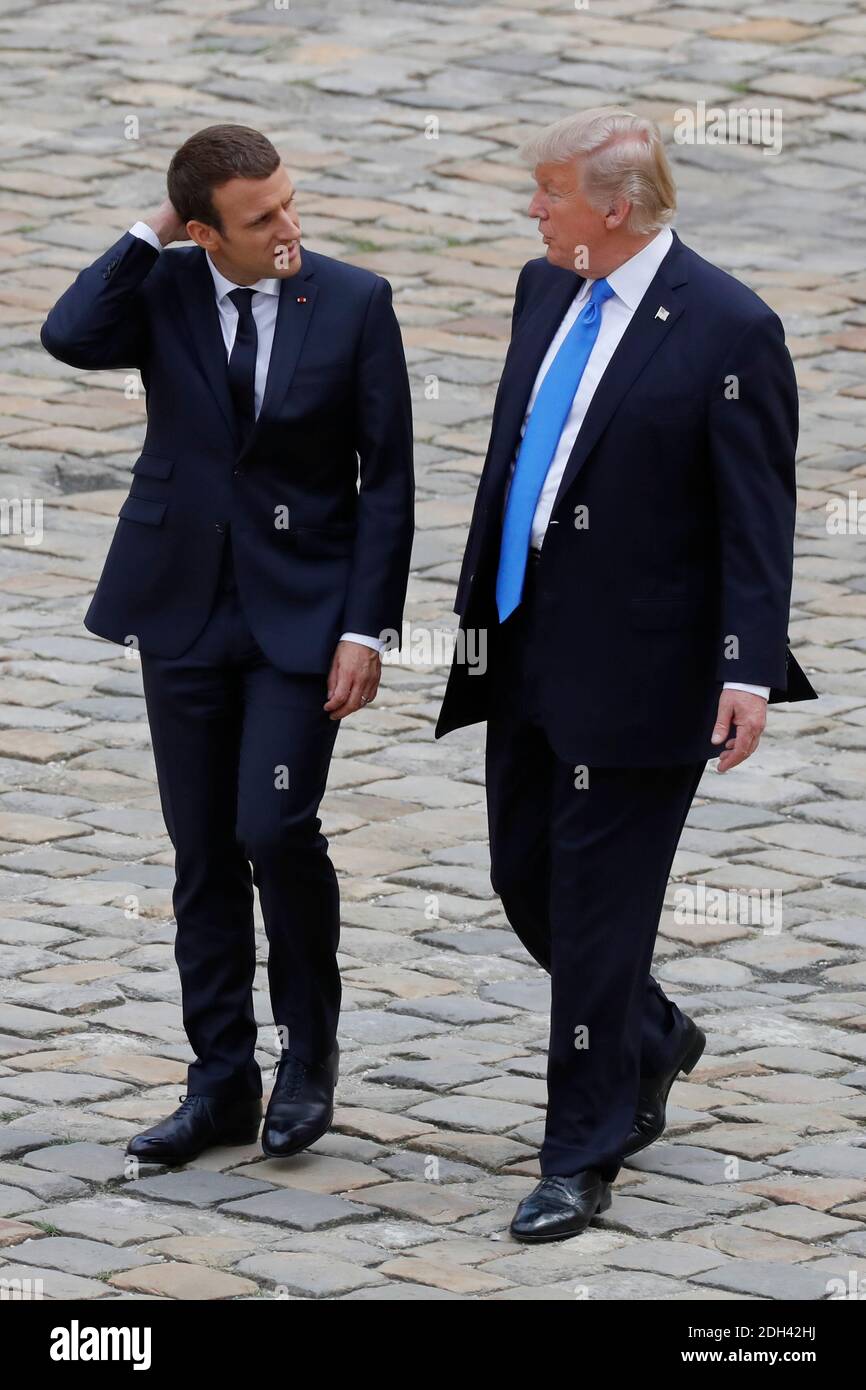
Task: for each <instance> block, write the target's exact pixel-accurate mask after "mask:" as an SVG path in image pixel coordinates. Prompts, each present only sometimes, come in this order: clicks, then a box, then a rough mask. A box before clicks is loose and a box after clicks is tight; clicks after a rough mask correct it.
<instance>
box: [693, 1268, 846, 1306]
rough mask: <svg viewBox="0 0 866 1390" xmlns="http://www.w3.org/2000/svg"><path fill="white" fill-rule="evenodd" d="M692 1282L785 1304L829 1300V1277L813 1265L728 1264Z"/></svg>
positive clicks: (694, 1278) (696, 1276) (701, 1275)
mask: <svg viewBox="0 0 866 1390" xmlns="http://www.w3.org/2000/svg"><path fill="white" fill-rule="evenodd" d="M691 1282H692V1283H693V1284H697V1285H698V1286H701V1285H704V1286H707V1287H710V1288H717V1289H729V1290H730V1291H731V1292H732V1293H745V1294H753V1295H754V1296H755V1297H757V1298H773V1299H779V1300H782V1301H784V1300H793V1301H796V1302H800V1301H807V1300H813V1299H823V1298H826V1297H827V1274H826V1273H824V1272H822V1271H821V1270H818V1269H815V1268H814V1267H813V1266H812V1265H810V1264H807V1265H799V1264H784V1263H782V1262H767V1261H762V1260H728V1261H727V1262H726V1263H725V1264H723V1265H718V1266H717V1267H716V1268H715V1269H708V1270H707V1271H706V1272H705V1273H704V1274H693V1275H692V1276H691Z"/></svg>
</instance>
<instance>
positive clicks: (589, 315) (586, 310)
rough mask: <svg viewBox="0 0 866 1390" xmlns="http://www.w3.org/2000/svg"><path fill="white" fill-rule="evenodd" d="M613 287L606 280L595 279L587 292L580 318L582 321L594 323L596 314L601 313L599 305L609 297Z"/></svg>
mask: <svg viewBox="0 0 866 1390" xmlns="http://www.w3.org/2000/svg"><path fill="white" fill-rule="evenodd" d="M612 294H613V289H612V288H611V286H610V285H609V284H608V283H607V281H606V280H596V281H594V283H593V286H592V289H591V290H590V292H589V299H588V300H587V302H586V304H585V305H584V307H583V312H582V313H581V316H580V317H581V319H582V320H583V322H584V323H594V322H595V319H596V318H597V316H598V315H599V314H600V313H601V306H602V304H603V303H604V301H605V300H606V299H610V297H611V295H612Z"/></svg>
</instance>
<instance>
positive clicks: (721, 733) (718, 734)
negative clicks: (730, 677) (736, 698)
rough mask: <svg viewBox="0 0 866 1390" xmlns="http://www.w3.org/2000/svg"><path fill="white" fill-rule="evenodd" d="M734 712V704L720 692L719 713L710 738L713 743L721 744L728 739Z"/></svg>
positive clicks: (727, 696)
mask: <svg viewBox="0 0 866 1390" xmlns="http://www.w3.org/2000/svg"><path fill="white" fill-rule="evenodd" d="M733 712H734V702H733V700H732V699H731V698H730V696H729V695H727V694H725V692H724V691H723V692H722V695H721V698H720V700H719V712H718V714H717V715H716V723H715V727H714V729H713V732H712V734H711V735H710V738H711V740H712V742H713V743H721V742H722V740H723V739H726V738H727V737H728V733H729V731H730V728H731V716H732V714H733Z"/></svg>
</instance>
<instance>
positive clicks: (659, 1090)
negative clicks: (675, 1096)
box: [622, 1017, 707, 1158]
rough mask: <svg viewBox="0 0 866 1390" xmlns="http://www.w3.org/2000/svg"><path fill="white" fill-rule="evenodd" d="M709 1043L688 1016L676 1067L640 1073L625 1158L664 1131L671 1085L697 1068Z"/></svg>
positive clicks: (653, 1140)
mask: <svg viewBox="0 0 866 1390" xmlns="http://www.w3.org/2000/svg"><path fill="white" fill-rule="evenodd" d="M706 1045H707V1039H706V1035H705V1034H704V1033H702V1032H701V1030H700V1028H699V1027H698V1025H697V1024H696V1023H695V1022H694V1020H693V1019H691V1018H688V1017H686V1031H685V1033H684V1034H683V1042H682V1047H681V1048H680V1050H679V1053H678V1055H677V1060H676V1062H675V1063H674V1065H673V1067H672V1068H671V1069H670V1071H666V1072H662V1073H661V1074H660V1075H659V1076H642V1077H641V1081H640V1092H639V1094H638V1102H637V1109H636V1111H635V1117H634V1125H633V1127H632V1131H631V1134H630V1135H629V1137H628V1140H627V1142H626V1146H625V1148H624V1149H623V1151H622V1156H623V1158H628V1157H629V1156H630V1155H631V1154H636V1153H640V1150H641V1149H645V1148H647V1146H648V1145H649V1144H654V1143H655V1141H656V1139H658V1138H659V1137H660V1136H661V1135H662V1134H663V1133H664V1128H665V1124H666V1118H665V1106H666V1105H667V1100H668V1094H669V1092H670V1089H671V1086H673V1084H674V1082H675V1081H676V1079H677V1076H678V1075H679V1073H680V1072H681V1071H684V1072H686V1073H688V1072H690V1071H693V1070H694V1068H695V1067H696V1066H697V1064H698V1061H699V1060H700V1057H701V1053H702V1052H703V1050H704V1048H705V1047H706Z"/></svg>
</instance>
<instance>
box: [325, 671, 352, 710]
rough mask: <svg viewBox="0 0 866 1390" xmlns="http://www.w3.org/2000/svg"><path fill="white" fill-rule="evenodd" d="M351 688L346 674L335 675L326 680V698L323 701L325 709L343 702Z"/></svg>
mask: <svg viewBox="0 0 866 1390" xmlns="http://www.w3.org/2000/svg"><path fill="white" fill-rule="evenodd" d="M351 689H352V682H351V681H350V680H349V678H348V676H341V675H336V676H335V677H334V679H333V680H331V679H330V678H329V680H328V698H327V700H326V702H325V709H327V710H333V709H337V708H339V706H340V705H342V704H345V702H346V700H348V698H349V692H350V690H351Z"/></svg>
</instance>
